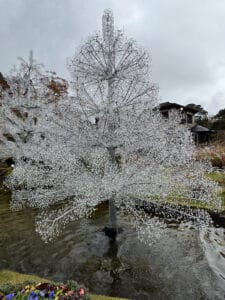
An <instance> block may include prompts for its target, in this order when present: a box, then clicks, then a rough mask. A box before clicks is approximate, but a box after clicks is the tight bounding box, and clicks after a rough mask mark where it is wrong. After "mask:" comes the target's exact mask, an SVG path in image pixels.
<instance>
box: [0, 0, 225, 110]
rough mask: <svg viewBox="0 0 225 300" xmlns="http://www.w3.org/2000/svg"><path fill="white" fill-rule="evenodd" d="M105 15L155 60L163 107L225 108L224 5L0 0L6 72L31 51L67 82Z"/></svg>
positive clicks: (0, 49)
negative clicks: (74, 59) (70, 62)
mask: <svg viewBox="0 0 225 300" xmlns="http://www.w3.org/2000/svg"><path fill="white" fill-rule="evenodd" d="M105 8H111V9H112V10H113V13H114V18H115V23H116V27H117V28H118V29H124V31H125V33H126V34H127V36H128V37H131V38H134V39H136V40H137V41H138V43H139V44H140V45H141V46H143V47H144V48H146V49H147V50H148V51H149V52H150V54H151V58H152V79H153V82H155V83H157V84H158V86H159V88H160V100H161V101H163V102H165V101H170V102H177V103H180V104H187V103H190V102H194V103H196V104H201V105H202V106H203V107H204V108H206V109H207V110H208V111H209V112H210V113H211V114H214V113H216V112H217V111H218V110H219V109H221V108H225V0H188V1H187V0H0V72H2V73H3V74H7V73H9V70H10V69H11V67H12V65H14V64H16V63H17V57H18V56H22V57H24V58H26V57H28V54H29V50H31V49H32V50H33V52H34V56H35V58H36V59H37V60H38V61H39V62H43V63H44V64H45V66H46V69H49V70H53V71H56V72H57V73H58V75H60V76H62V77H64V78H66V79H69V73H68V71H67V67H66V60H67V58H68V57H71V56H72V55H73V53H74V51H75V49H76V47H77V46H79V45H80V43H82V42H83V41H85V39H86V37H87V36H89V35H91V34H93V33H95V32H96V31H98V30H101V16H102V13H103V10H104V9H105Z"/></svg>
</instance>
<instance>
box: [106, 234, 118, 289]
mask: <svg viewBox="0 0 225 300" xmlns="http://www.w3.org/2000/svg"><path fill="white" fill-rule="evenodd" d="M117 254H118V242H117V241H116V240H115V239H110V240H109V248H108V251H107V252H106V253H105V255H104V257H107V258H109V259H111V269H110V277H111V278H112V280H113V281H112V284H111V291H112V293H113V291H116V290H117V286H119V285H120V281H121V279H120V273H121V272H122V268H121V267H122V264H121V261H120V259H119V258H118V256H117Z"/></svg>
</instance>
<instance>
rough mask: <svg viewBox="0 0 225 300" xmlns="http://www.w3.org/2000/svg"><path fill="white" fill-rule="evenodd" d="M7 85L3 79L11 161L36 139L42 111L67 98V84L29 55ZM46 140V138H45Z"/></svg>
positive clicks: (4, 139)
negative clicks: (32, 137)
mask: <svg viewBox="0 0 225 300" xmlns="http://www.w3.org/2000/svg"><path fill="white" fill-rule="evenodd" d="M18 60H19V61H20V64H19V66H14V68H13V69H12V70H11V74H10V76H8V78H7V81H8V83H9V84H8V83H7V81H6V79H4V78H1V76H0V85H1V86H2V94H1V96H2V97H1V104H2V105H1V111H0V112H1V119H2V120H3V121H4V126H3V129H2V135H3V136H2V138H1V140H2V142H3V143H4V145H5V148H6V149H7V150H8V153H9V155H10V156H12V158H14V157H16V156H17V155H18V153H19V151H20V150H18V149H21V150H22V149H23V144H24V143H27V142H28V141H29V139H30V138H31V136H32V135H33V132H34V128H35V127H36V125H37V123H38V121H39V119H40V115H41V113H42V110H43V109H44V107H45V106H46V105H50V104H49V103H51V102H55V101H57V100H58V98H59V96H63V95H64V94H67V86H68V85H67V82H66V80H64V79H62V78H60V77H58V76H56V74H55V73H53V72H44V70H43V65H42V64H40V63H37V61H36V60H35V59H34V57H33V53H32V51H30V54H29V57H28V59H27V60H25V59H24V58H21V57H19V58H18ZM42 136H43V134H42Z"/></svg>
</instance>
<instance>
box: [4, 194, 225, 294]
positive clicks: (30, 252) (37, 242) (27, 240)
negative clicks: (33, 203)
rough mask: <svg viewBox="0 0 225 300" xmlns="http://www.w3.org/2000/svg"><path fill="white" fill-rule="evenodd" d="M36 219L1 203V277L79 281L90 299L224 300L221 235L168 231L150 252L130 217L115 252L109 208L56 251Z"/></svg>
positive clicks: (70, 232)
mask: <svg viewBox="0 0 225 300" xmlns="http://www.w3.org/2000/svg"><path fill="white" fill-rule="evenodd" d="M36 214H37V211H35V210H31V209H26V210H23V211H20V212H11V211H10V209H9V199H7V197H3V196H0V269H1V268H5V269H10V270H14V271H18V272H24V273H30V274H36V275H39V276H42V277H46V278H49V279H53V280H55V281H66V280H68V279H74V280H77V281H78V282H79V283H83V284H85V285H86V286H87V287H89V289H90V291H91V292H92V293H98V294H106V295H111V296H121V297H128V298H130V299H140V300H142V299H143V300H144V299H157V300H158V299H159V300H160V299H167V300H170V299H171V300H172V299H173V300H176V299H177V300H180V299H188V300H192V299H193V300H197V299H202V300H203V299H204V300H205V299H210V300H211V299H225V238H224V229H223V228H217V229H215V228H212V229H211V230H207V231H206V230H205V231H201V232H200V233H199V232H198V231H197V230H194V229H193V228H192V229H191V228H190V227H188V226H184V225H183V226H179V227H178V228H166V229H165V231H164V234H163V235H162V236H161V238H160V240H159V241H157V242H156V243H155V244H154V245H152V246H151V247H149V246H146V245H144V244H142V243H140V242H139V240H138V239H137V234H136V232H135V231H134V230H133V229H132V226H130V223H129V222H128V220H127V219H126V218H125V217H124V216H119V223H120V226H122V227H123V232H122V233H121V234H120V235H119V237H118V241H117V244H114V245H110V244H109V241H108V238H107V237H106V236H105V235H104V233H103V232H102V228H103V227H104V226H106V225H107V208H106V207H101V208H100V209H99V210H98V212H97V213H96V214H95V216H94V217H93V218H92V219H88V220H80V221H77V222H74V223H73V224H71V225H70V226H69V227H67V229H66V230H65V231H64V233H63V234H62V235H61V236H60V237H59V239H58V240H56V241H55V242H54V243H50V244H45V243H43V242H42V240H41V239H40V237H39V236H38V234H36V233H35V222H34V219H35V215H36Z"/></svg>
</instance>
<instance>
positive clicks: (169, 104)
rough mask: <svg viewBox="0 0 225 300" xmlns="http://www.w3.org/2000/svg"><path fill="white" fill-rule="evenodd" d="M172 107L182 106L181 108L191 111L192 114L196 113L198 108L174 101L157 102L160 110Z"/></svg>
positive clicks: (178, 107)
mask: <svg viewBox="0 0 225 300" xmlns="http://www.w3.org/2000/svg"><path fill="white" fill-rule="evenodd" d="M172 108H175V109H181V108H182V109H183V110H186V111H191V112H192V113H194V114H196V113H197V112H198V109H195V108H193V107H188V106H185V105H180V104H178V103H175V102H163V103H160V104H159V109H160V110H164V109H172Z"/></svg>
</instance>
